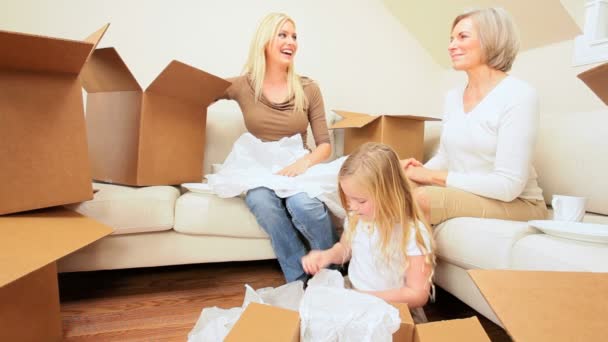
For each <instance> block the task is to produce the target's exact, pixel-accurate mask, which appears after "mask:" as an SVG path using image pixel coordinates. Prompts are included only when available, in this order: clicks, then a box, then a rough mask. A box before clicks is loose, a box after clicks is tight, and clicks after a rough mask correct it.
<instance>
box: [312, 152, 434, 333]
mask: <svg viewBox="0 0 608 342" xmlns="http://www.w3.org/2000/svg"><path fill="white" fill-rule="evenodd" d="M338 179H339V185H338V190H339V193H340V198H341V200H342V205H343V206H344V209H345V210H347V211H348V212H349V216H348V218H347V221H346V222H345V224H344V227H345V229H344V233H343V234H342V238H341V239H340V241H339V242H338V243H336V244H335V245H334V246H333V247H332V248H330V249H327V250H324V251H316V250H313V251H311V252H310V253H309V254H308V255H307V256H305V257H304V258H302V265H303V266H304V270H305V271H306V272H307V273H310V274H315V273H317V272H318V271H319V270H320V269H322V268H324V267H326V266H328V265H330V264H343V263H345V262H346V261H349V260H350V264H349V266H348V277H349V280H350V283H351V284H352V287H353V288H354V289H356V290H359V291H361V292H366V293H369V294H372V295H374V296H377V297H380V298H382V299H384V300H386V301H391V302H404V303H407V304H408V306H409V307H410V308H411V309H412V308H413V309H415V308H421V307H422V306H424V305H425V304H426V302H427V301H428V298H429V294H430V292H431V287H432V282H431V278H432V275H433V269H434V267H435V254H434V252H433V249H434V248H433V240H432V234H431V232H430V231H429V229H428V227H427V225H426V224H425V223H424V218H423V217H422V215H421V213H420V211H419V209H418V206H417V205H416V201H415V200H414V198H413V195H412V191H411V188H410V183H409V182H408V180H407V178H406V176H405V174H404V172H403V170H402V168H401V165H400V163H399V158H398V157H397V153H395V151H394V150H393V149H391V148H390V147H389V146H387V145H384V144H378V143H366V144H364V145H362V146H361V147H359V148H358V149H357V150H356V151H355V152H353V153H352V154H351V155H350V156H349V157H348V158H347V159H346V161H345V162H344V164H343V165H342V168H341V169H340V173H339V175H338ZM420 312H421V311H420V310H415V311H413V313H416V314H417V316H418V317H419V320H421V321H423V320H424V318H423V317H424V315H422V314H421V313H420ZM422 313H423V312H422Z"/></svg>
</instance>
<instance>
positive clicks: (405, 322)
mask: <svg viewBox="0 0 608 342" xmlns="http://www.w3.org/2000/svg"><path fill="white" fill-rule="evenodd" d="M390 304H391V305H392V306H394V307H395V308H396V309H397V310H399V318H400V319H401V324H400V325H399V329H398V330H397V331H396V332H395V333H393V341H394V342H411V341H412V340H413V339H414V329H415V324H414V319H413V318H412V314H411V313H410V309H409V308H408V306H407V304H406V303H397V302H391V303H390Z"/></svg>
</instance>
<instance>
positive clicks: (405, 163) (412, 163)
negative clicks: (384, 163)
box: [399, 158, 422, 171]
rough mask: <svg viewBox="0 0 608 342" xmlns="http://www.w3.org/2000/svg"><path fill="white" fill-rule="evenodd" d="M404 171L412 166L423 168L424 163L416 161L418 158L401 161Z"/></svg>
mask: <svg viewBox="0 0 608 342" xmlns="http://www.w3.org/2000/svg"><path fill="white" fill-rule="evenodd" d="M399 162H400V163H401V167H402V168H403V170H404V171H405V170H407V168H408V167H410V166H422V163H421V162H419V161H418V160H416V158H408V159H403V160H400V161H399Z"/></svg>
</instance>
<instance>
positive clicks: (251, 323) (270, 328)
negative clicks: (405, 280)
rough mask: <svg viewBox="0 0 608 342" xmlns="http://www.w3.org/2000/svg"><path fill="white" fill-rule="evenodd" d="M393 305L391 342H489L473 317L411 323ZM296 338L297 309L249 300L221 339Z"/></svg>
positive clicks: (402, 308)
mask: <svg viewBox="0 0 608 342" xmlns="http://www.w3.org/2000/svg"><path fill="white" fill-rule="evenodd" d="M393 305H394V306H395V307H396V308H397V309H398V310H399V315H400V317H401V326H400V328H399V330H398V331H397V332H395V333H394V334H393V341H395V342H441V341H446V342H447V341H469V342H477V341H479V342H489V341H490V339H489V338H488V336H487V335H486V333H485V331H484V330H483V327H482V326H481V324H480V323H479V320H478V319H477V317H471V318H468V319H459V320H450V321H441V322H432V323H425V324H418V325H415V324H414V320H413V318H412V316H411V314H410V311H409V309H408V307H407V304H393ZM299 340H300V315H299V314H298V312H297V311H292V310H287V309H282V308H278V307H274V306H269V305H264V304H258V303H251V304H249V305H248V306H247V308H246V309H245V311H244V312H243V314H242V315H241V317H240V318H239V320H238V321H237V322H236V323H235V324H234V327H233V328H232V330H230V332H229V333H228V335H227V336H226V339H225V340H224V341H226V342H244V341H277V342H279V341H293V342H297V341H299Z"/></svg>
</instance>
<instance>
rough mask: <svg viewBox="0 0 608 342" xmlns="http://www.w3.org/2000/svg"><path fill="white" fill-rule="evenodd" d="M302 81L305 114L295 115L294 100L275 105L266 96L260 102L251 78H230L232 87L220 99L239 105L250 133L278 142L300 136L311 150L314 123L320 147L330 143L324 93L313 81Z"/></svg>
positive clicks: (315, 134)
mask: <svg viewBox="0 0 608 342" xmlns="http://www.w3.org/2000/svg"><path fill="white" fill-rule="evenodd" d="M301 79H302V85H303V86H304V94H305V95H306V99H307V101H306V102H307V103H306V105H305V108H304V111H301V112H293V106H294V101H293V98H292V99H290V100H289V101H286V102H283V103H274V102H270V101H269V100H268V99H266V97H264V95H262V98H261V99H260V101H257V102H256V101H255V95H254V89H253V86H252V85H251V82H250V81H249V79H248V77H247V76H239V77H233V78H229V79H228V81H230V82H232V85H231V86H230V87H228V89H226V92H225V93H224V95H223V96H222V97H220V99H226V100H235V101H236V102H238V104H239V107H241V111H242V112H243V117H244V119H245V127H247V130H248V131H249V133H251V134H253V135H254V136H256V137H257V138H258V139H261V140H262V141H277V140H280V139H281V138H284V137H290V136H292V135H294V134H296V133H300V134H301V135H302V141H303V142H304V146H305V147H308V144H307V141H306V130H307V129H308V124H309V123H310V126H311V128H312V134H313V136H314V139H315V143H316V145H317V146H318V145H320V144H322V143H329V132H328V130H327V122H326V121H325V105H324V104H323V97H322V96H321V90H320V89H319V86H318V85H317V84H316V83H315V82H314V81H312V80H311V79H309V78H306V77H302V78H301Z"/></svg>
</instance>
